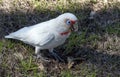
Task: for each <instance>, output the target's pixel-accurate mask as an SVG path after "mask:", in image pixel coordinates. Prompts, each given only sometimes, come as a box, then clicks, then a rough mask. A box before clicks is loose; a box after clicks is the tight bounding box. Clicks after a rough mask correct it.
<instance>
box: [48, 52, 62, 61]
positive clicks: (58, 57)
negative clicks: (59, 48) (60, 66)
mask: <svg viewBox="0 0 120 77" xmlns="http://www.w3.org/2000/svg"><path fill="white" fill-rule="evenodd" d="M50 53H51V54H52V55H53V56H54V58H55V59H56V60H57V61H61V62H64V60H63V59H62V58H61V57H60V56H58V55H57V54H56V53H55V52H53V51H52V52H50Z"/></svg>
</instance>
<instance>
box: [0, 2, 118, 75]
mask: <svg viewBox="0 0 120 77" xmlns="http://www.w3.org/2000/svg"><path fill="white" fill-rule="evenodd" d="M0 11H1V13H0V33H1V34H0V76H1V77H51V76H52V77H73V76H74V77H120V70H119V69H120V52H119V50H120V36H119V35H120V23H119V21H120V19H119V18H120V17H119V16H120V14H119V12H120V3H119V2H117V1H114V0H113V1H110V0H109V1H108V2H107V3H106V2H104V1H97V0H81V1H80V0H75V1H73V0H22V1H21V0H11V1H8V0H0ZM91 11H93V12H94V13H95V14H93V19H90V13H91ZM64 12H72V13H74V14H75V15H76V16H77V17H78V19H79V31H78V33H72V34H71V36H70V37H69V39H68V40H67V41H66V43H65V44H64V45H62V46H59V47H57V48H56V50H57V51H59V52H57V53H58V54H61V57H62V58H63V59H64V60H65V61H66V62H65V63H64V62H63V63H62V62H61V63H59V62H57V61H55V60H54V59H53V58H52V57H50V56H49V54H48V53H45V55H46V56H48V57H50V62H49V63H46V62H41V61H40V60H36V59H35V58H34V56H33V55H34V48H33V47H31V46H29V45H27V44H24V43H22V42H19V41H15V40H8V39H4V36H5V35H7V34H8V33H11V32H14V31H16V30H18V29H19V28H22V27H24V26H30V25H33V24H37V23H40V22H42V21H46V20H49V19H51V18H54V17H56V16H58V15H60V14H62V13H64ZM46 52H47V51H46ZM69 57H70V59H71V60H70V61H71V63H73V64H71V68H69V66H68V63H69V60H68V58H69Z"/></svg>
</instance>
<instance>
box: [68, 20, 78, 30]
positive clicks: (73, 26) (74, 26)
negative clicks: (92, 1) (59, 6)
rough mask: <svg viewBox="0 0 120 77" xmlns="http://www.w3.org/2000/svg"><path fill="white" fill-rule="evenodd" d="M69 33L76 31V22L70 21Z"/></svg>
mask: <svg viewBox="0 0 120 77" xmlns="http://www.w3.org/2000/svg"><path fill="white" fill-rule="evenodd" d="M70 29H71V31H75V32H76V31H78V23H77V21H71V27H70Z"/></svg>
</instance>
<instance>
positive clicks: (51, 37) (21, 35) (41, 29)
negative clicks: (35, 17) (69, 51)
mask: <svg viewBox="0 0 120 77" xmlns="http://www.w3.org/2000/svg"><path fill="white" fill-rule="evenodd" d="M77 20H78V19H77V17H76V16H75V15H74V14H72V13H64V14H61V15H59V16H58V17H56V18H53V19H51V20H48V21H45V22H41V23H39V24H36V25H32V26H29V27H24V28H21V29H19V30H18V31H16V32H13V33H10V34H9V35H7V36H5V38H11V39H17V40H20V41H23V42H24V43H26V44H30V45H32V46H33V47H35V54H36V55H37V57H38V58H41V59H43V60H44V58H43V57H42V56H41V53H39V52H40V50H43V49H48V50H49V52H50V53H52V55H53V56H54V57H55V59H57V60H61V58H60V57H59V56H58V55H57V54H56V53H55V52H53V49H54V48H55V47H57V46H59V45H62V44H63V43H64V42H65V40H66V39H67V38H68V37H69V35H70V34H71V32H72V31H77V30H78V24H76V23H77Z"/></svg>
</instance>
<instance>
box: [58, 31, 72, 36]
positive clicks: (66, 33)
mask: <svg viewBox="0 0 120 77" xmlns="http://www.w3.org/2000/svg"><path fill="white" fill-rule="evenodd" d="M69 33H70V31H66V32H62V33H60V34H61V35H68V34H69Z"/></svg>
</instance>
